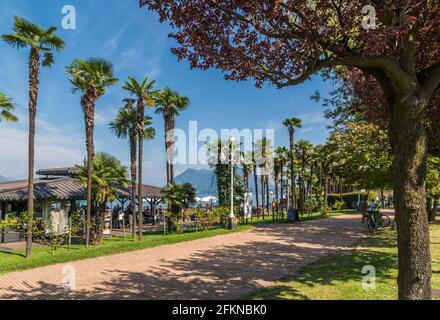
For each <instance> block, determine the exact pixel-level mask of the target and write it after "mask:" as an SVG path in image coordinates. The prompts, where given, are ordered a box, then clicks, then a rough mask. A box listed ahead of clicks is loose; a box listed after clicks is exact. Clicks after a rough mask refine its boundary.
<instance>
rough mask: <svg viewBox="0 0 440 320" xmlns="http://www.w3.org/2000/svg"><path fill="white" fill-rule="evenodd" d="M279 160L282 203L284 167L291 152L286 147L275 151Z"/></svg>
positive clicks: (281, 197)
mask: <svg viewBox="0 0 440 320" xmlns="http://www.w3.org/2000/svg"><path fill="white" fill-rule="evenodd" d="M275 154H276V157H277V160H278V166H279V174H280V201H281V200H283V199H284V167H285V166H286V163H287V159H288V154H289V151H288V150H287V148H286V147H278V148H276V149H275Z"/></svg>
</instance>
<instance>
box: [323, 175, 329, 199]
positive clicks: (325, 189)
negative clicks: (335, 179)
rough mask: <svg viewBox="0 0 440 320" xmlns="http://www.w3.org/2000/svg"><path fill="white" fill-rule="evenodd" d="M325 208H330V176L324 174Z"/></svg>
mask: <svg viewBox="0 0 440 320" xmlns="http://www.w3.org/2000/svg"><path fill="white" fill-rule="evenodd" d="M324 206H326V207H328V176H327V173H324Z"/></svg>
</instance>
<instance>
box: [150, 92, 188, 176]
mask: <svg viewBox="0 0 440 320" xmlns="http://www.w3.org/2000/svg"><path fill="white" fill-rule="evenodd" d="M189 103H190V102H189V99H188V98H187V97H184V96H181V95H179V93H178V92H176V91H173V90H171V89H170V88H165V89H163V90H162V91H161V92H160V93H159V95H158V98H157V101H156V104H157V105H158V108H157V109H156V113H161V114H162V115H163V120H164V129H165V153H166V168H167V183H174V127H175V117H176V116H178V115H180V112H181V111H183V110H185V109H186V108H188V106H189Z"/></svg>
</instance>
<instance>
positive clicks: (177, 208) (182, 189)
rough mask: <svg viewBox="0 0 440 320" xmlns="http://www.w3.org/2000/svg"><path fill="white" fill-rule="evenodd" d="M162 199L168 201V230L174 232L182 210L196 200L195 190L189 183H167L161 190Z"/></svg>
mask: <svg viewBox="0 0 440 320" xmlns="http://www.w3.org/2000/svg"><path fill="white" fill-rule="evenodd" d="M161 193H162V195H163V200H164V201H165V202H166V203H168V205H169V210H170V213H171V217H170V218H169V223H168V231H169V232H174V230H176V228H177V226H178V222H179V219H180V218H181V217H182V210H183V209H185V208H188V207H189V205H190V204H192V203H194V202H195V201H196V190H195V189H194V187H193V186H192V185H191V184H189V183H185V184H175V183H169V184H168V185H167V186H166V187H165V188H164V189H162V190H161Z"/></svg>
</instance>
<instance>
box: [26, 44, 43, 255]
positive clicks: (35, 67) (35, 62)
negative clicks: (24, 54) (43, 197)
mask: <svg viewBox="0 0 440 320" xmlns="http://www.w3.org/2000/svg"><path fill="white" fill-rule="evenodd" d="M39 71H40V52H39V51H38V49H36V48H31V52H30V56H29V137H28V138H29V141H28V148H29V149H28V219H27V220H28V221H27V237H26V258H30V257H31V256H32V229H33V219H34V170H35V168H34V166H35V165H34V161H35V154H34V150H35V117H36V115H37V100H38V85H39V79H38V78H39Z"/></svg>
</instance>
